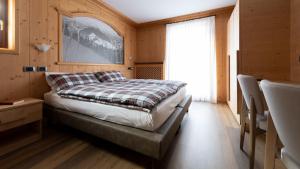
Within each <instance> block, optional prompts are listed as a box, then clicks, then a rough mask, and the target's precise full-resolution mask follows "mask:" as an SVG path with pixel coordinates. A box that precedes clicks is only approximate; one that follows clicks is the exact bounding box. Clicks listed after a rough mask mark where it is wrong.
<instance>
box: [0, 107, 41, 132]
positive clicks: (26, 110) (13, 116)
mask: <svg viewBox="0 0 300 169" xmlns="http://www.w3.org/2000/svg"><path fill="white" fill-rule="evenodd" d="M41 118H42V104H33V105H26V106H22V107H17V108H15V109H10V110H5V111H1V112H0V131H2V130H3V129H9V128H11V127H16V126H18V125H22V124H26V123H30V122H33V121H36V120H40V119H41Z"/></svg>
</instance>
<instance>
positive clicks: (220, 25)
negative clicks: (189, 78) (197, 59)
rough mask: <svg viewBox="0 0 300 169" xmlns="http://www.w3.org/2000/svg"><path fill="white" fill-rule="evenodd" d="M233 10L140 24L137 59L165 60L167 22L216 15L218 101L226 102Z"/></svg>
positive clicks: (227, 9)
mask: <svg viewBox="0 0 300 169" xmlns="http://www.w3.org/2000/svg"><path fill="white" fill-rule="evenodd" d="M232 10H233V7H227V8H222V9H217V10H211V11H207V12H201V13H196V14H190V15H186V16H180V17H176V18H170V19H165V20H161V21H154V22H150V23H144V24H141V25H139V26H138V29H137V56H138V58H137V60H136V61H137V62H140V63H153V62H164V59H165V47H166V46H165V45H166V24H167V23H172V22H179V21H185V20H189V19H197V18H203V17H207V16H212V15H215V16H216V48H217V51H216V54H217V88H218V89H217V90H218V102H226V98H227V91H226V89H227V83H226V77H227V75H226V74H227V72H226V55H227V48H226V47H227V22H228V19H229V17H230V14H231V12H232Z"/></svg>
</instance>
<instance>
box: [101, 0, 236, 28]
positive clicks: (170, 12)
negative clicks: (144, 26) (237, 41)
mask: <svg viewBox="0 0 300 169" xmlns="http://www.w3.org/2000/svg"><path fill="white" fill-rule="evenodd" d="M103 1H104V2H105V3H107V4H109V5H110V6H112V7H114V8H115V9H117V10H118V11H119V12H121V13H122V14H124V15H126V16H127V17H129V18H130V19H132V20H133V21H135V22H137V23H143V22H150V21H155V20H160V19H165V18H170V17H175V16H180V15H185V14H191V13H195V12H201V11H207V10H211V9H216V8H221V7H226V6H230V5H234V4H235V2H236V0H103Z"/></svg>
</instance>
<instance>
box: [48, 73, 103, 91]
mask: <svg viewBox="0 0 300 169" xmlns="http://www.w3.org/2000/svg"><path fill="white" fill-rule="evenodd" d="M46 79H47V83H48V85H49V86H50V87H51V89H52V90H55V91H60V90H63V89H68V88H70V87H73V86H76V85H83V84H89V83H100V82H99V80H98V79H97V78H96V77H95V74H93V73H75V74H49V75H47V76H46Z"/></svg>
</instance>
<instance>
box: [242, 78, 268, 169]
mask: <svg viewBox="0 0 300 169" xmlns="http://www.w3.org/2000/svg"><path fill="white" fill-rule="evenodd" d="M237 78H238V81H239V84H240V87H241V90H242V94H243V98H244V101H245V103H246V109H247V110H246V111H242V112H241V137H240V149H241V150H243V147H244V138H245V132H246V131H247V126H248V127H249V134H250V147H249V148H250V149H249V150H250V153H249V156H250V160H249V162H250V163H249V168H250V169H253V168H254V159H255V140H256V135H258V134H259V133H262V132H259V131H263V132H264V131H266V128H267V111H265V106H264V97H263V94H262V91H261V90H260V88H259V85H258V82H257V80H256V78H254V77H253V76H248V75H238V76H237Z"/></svg>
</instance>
